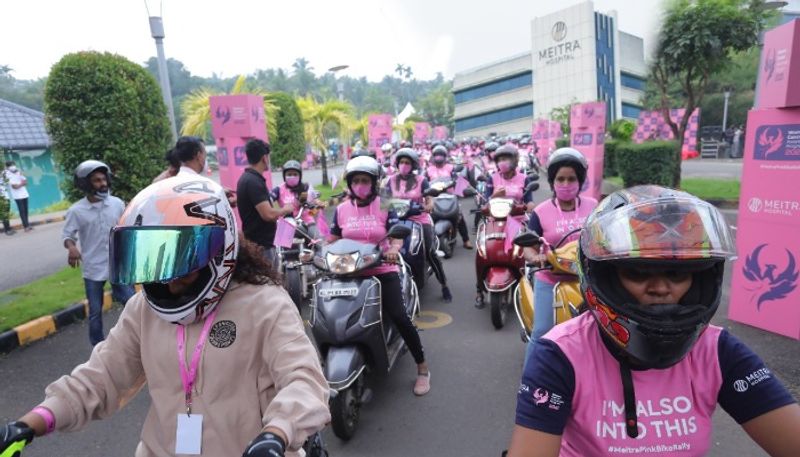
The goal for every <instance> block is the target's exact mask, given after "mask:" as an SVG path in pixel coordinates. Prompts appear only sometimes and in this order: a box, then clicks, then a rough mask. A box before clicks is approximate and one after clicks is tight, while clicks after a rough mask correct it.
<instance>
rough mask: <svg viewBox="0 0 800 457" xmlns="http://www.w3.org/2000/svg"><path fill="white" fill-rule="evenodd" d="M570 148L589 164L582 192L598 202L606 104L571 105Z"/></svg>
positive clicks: (601, 176) (601, 181) (603, 148)
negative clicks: (575, 150)
mask: <svg viewBox="0 0 800 457" xmlns="http://www.w3.org/2000/svg"><path fill="white" fill-rule="evenodd" d="M570 131H571V132H572V133H571V143H572V147H573V148H575V149H577V150H578V151H580V152H581V153H582V154H583V155H584V156H585V157H586V161H587V162H588V163H589V169H588V171H587V173H586V182H585V183H584V184H583V189H582V192H583V193H584V195H588V196H590V197H592V198H596V199H597V200H600V194H601V192H602V187H603V154H604V152H605V134H606V103H605V102H591V103H578V104H575V105H572V111H571V112H570Z"/></svg>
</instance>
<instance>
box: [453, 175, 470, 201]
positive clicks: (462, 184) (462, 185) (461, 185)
mask: <svg viewBox="0 0 800 457" xmlns="http://www.w3.org/2000/svg"><path fill="white" fill-rule="evenodd" d="M467 187H469V181H467V180H466V179H464V177H463V176H459V177H458V178H457V179H456V188H455V190H454V192H455V194H456V195H458V196H459V197H463V196H464V190H465V189H466V188H467Z"/></svg>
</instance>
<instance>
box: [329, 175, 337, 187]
mask: <svg viewBox="0 0 800 457" xmlns="http://www.w3.org/2000/svg"><path fill="white" fill-rule="evenodd" d="M338 185H339V177H338V176H336V175H333V178H332V179H331V190H335V189H336V186H338Z"/></svg>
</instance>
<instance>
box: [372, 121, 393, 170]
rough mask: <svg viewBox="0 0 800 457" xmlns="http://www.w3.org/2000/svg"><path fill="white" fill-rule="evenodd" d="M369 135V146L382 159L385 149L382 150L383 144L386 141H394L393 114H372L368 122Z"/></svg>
mask: <svg viewBox="0 0 800 457" xmlns="http://www.w3.org/2000/svg"><path fill="white" fill-rule="evenodd" d="M367 136H368V137H369V138H368V142H369V145H368V146H367V148H368V149H369V150H370V151H372V152H374V153H375V154H376V155H377V157H378V158H379V159H381V160H382V159H383V151H381V146H383V144H384V143H391V142H392V115H391V114H370V115H369V120H368V124H367Z"/></svg>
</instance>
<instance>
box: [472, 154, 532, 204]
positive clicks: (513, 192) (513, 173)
mask: <svg viewBox="0 0 800 457" xmlns="http://www.w3.org/2000/svg"><path fill="white" fill-rule="evenodd" d="M493 158H494V162H495V164H496V165H497V171H496V172H494V173H492V176H491V178H490V179H489V180H488V181H487V182H486V190H485V191H484V196H485V197H486V198H487V199H490V198H497V197H505V198H512V199H514V201H515V202H516V203H524V204H526V205H527V206H528V211H530V210H533V192H526V191H525V188H526V187H527V186H528V184H530V183H531V182H533V179H531V178H529V177H528V176H526V175H525V174H523V173H520V172H518V171H517V162H518V161H519V150H517V147H516V146H514V145H513V144H504V145H503V146H500V147H499V148H497V150H496V151H495V153H494V155H493Z"/></svg>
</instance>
